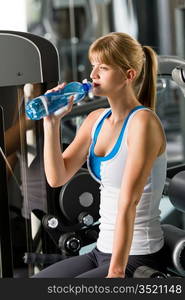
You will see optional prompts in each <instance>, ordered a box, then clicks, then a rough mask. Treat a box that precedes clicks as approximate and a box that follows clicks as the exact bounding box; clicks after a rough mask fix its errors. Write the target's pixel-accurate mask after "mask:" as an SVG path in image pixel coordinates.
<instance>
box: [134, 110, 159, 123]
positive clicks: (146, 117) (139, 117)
mask: <svg viewBox="0 0 185 300" xmlns="http://www.w3.org/2000/svg"><path fill="white" fill-rule="evenodd" d="M137 125H138V126H144V127H145V126H146V127H147V126H149V125H150V126H152V127H153V126H154V127H155V126H159V127H161V126H162V124H161V121H160V119H159V117H158V116H157V114H156V113H155V112H154V111H153V110H151V109H141V110H138V111H137V112H136V113H135V115H134V116H133V121H132V122H131V125H130V127H131V126H134V127H135V126H137Z"/></svg>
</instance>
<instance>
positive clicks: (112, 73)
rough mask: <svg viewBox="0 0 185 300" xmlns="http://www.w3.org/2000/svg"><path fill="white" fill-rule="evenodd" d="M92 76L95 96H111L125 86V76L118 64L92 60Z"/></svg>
mask: <svg viewBox="0 0 185 300" xmlns="http://www.w3.org/2000/svg"><path fill="white" fill-rule="evenodd" d="M91 64H92V72H91V74H90V77H91V79H92V81H93V94H94V95H95V96H106V97H109V96H111V95H112V94H114V93H115V92H116V91H119V90H120V91H121V90H123V89H124V87H125V79H126V78H125V76H124V74H123V73H122V72H121V71H120V69H119V68H118V67H116V66H111V65H107V64H104V63H100V62H98V61H92V62H91Z"/></svg>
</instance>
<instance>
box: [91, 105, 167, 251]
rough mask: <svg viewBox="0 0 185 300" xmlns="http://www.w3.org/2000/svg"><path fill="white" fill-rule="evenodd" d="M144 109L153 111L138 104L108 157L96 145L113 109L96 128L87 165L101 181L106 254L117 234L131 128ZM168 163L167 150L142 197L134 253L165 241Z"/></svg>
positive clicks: (99, 245)
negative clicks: (98, 153)
mask: <svg viewBox="0 0 185 300" xmlns="http://www.w3.org/2000/svg"><path fill="white" fill-rule="evenodd" d="M143 109H146V110H149V109H148V108H146V107H143V106H138V107H136V108H134V109H133V110H132V111H131V112H130V114H129V115H128V117H127V118H126V120H125V121H124V124H123V127H122V130H121V133H120V136H119V138H118V140H117V143H116V144H115V146H114V147H113V149H112V151H111V152H110V153H109V154H108V155H106V156H105V157H98V156H96V155H95V154H94V146H95V143H96V140H97V136H98V133H99V131H100V130H101V126H102V123H103V121H104V120H105V118H106V117H107V116H109V115H110V114H111V109H110V108H108V109H105V111H104V112H103V113H102V114H101V115H100V116H99V118H98V119H97V121H96V122H95V124H94V126H93V129H92V143H91V146H90V149H89V155H88V158H87V165H88V169H89V172H90V174H91V175H92V177H93V178H94V179H95V180H96V181H98V182H99V183H100V184H101V186H100V195H101V197H100V220H99V221H100V232H99V237H98V240H97V248H98V249H99V250H100V251H102V252H105V253H112V248H113V235H114V230H115V222H116V216H117V208H118V200H119V194H120V187H121V181H122V176H123V172H124V168H125V163H126V159H127V155H128V147H127V131H128V127H129V124H130V122H131V121H132V118H133V117H134V115H135V114H136V113H137V112H138V111H139V110H143ZM94 158H95V159H94ZM92 162H93V164H92ZM97 166H98V167H97ZM166 166H167V158H166V151H165V152H164V153H163V154H162V155H160V156H159V157H157V158H156V160H155V162H154V164H153V167H152V170H151V174H150V176H149V177H148V179H147V182H146V185H145V187H144V190H143V194H142V196H141V199H140V201H139V203H138V205H137V207H136V217H135V223H134V233H133V240H132V245H131V250H130V255H143V254H150V253H154V252H156V251H158V250H160V248H162V246H163V244H164V238H163V232H162V229H161V226H160V210H159V203H160V200H161V196H162V192H163V188H164V184H165V178H166Z"/></svg>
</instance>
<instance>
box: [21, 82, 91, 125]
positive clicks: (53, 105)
mask: <svg viewBox="0 0 185 300" xmlns="http://www.w3.org/2000/svg"><path fill="white" fill-rule="evenodd" d="M91 88H92V84H91V83H90V82H88V81H87V80H84V81H83V83H80V82H76V81H74V82H71V83H68V84H67V85H66V86H65V87H64V88H63V89H61V90H59V91H56V92H51V93H47V94H44V95H41V96H39V97H37V98H34V99H32V100H31V101H29V102H27V103H26V106H25V111H26V115H27V116H28V118H29V119H31V120H40V119H42V118H43V117H45V116H48V115H50V114H55V115H57V114H59V112H60V111H61V108H63V107H64V106H66V105H67V104H68V101H69V97H70V96H72V95H74V103H77V102H79V101H81V100H82V99H84V98H85V96H87V94H88V92H89V90H90V89H91Z"/></svg>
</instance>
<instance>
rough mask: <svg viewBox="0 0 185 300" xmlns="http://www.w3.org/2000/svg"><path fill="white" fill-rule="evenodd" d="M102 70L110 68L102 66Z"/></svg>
mask: <svg viewBox="0 0 185 300" xmlns="http://www.w3.org/2000/svg"><path fill="white" fill-rule="evenodd" d="M100 69H101V70H107V69H108V68H107V67H104V66H101V67H100Z"/></svg>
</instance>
